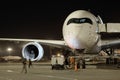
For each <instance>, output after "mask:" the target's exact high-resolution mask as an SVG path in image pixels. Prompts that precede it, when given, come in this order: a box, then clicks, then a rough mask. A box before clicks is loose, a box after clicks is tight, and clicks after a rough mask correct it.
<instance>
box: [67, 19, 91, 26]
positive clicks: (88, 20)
mask: <svg viewBox="0 0 120 80" xmlns="http://www.w3.org/2000/svg"><path fill="white" fill-rule="evenodd" d="M70 23H77V24H79V23H89V24H93V23H92V21H91V19H89V18H72V19H70V20H69V21H68V22H67V25H69V24H70Z"/></svg>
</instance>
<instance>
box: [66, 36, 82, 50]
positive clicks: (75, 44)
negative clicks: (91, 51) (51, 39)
mask: <svg viewBox="0 0 120 80" xmlns="http://www.w3.org/2000/svg"><path fill="white" fill-rule="evenodd" d="M66 43H67V44H68V46H69V47H71V48H72V49H84V45H83V43H82V42H81V41H80V40H79V39H77V38H69V39H67V41H66Z"/></svg>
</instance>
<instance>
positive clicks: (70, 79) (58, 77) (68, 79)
mask: <svg viewBox="0 0 120 80" xmlns="http://www.w3.org/2000/svg"><path fill="white" fill-rule="evenodd" d="M39 76H41V77H48V78H56V79H63V80H78V79H73V78H67V77H60V76H52V75H39Z"/></svg>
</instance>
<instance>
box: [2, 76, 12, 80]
mask: <svg viewBox="0 0 120 80" xmlns="http://www.w3.org/2000/svg"><path fill="white" fill-rule="evenodd" d="M1 79H2V80H3V79H4V80H13V79H9V78H6V77H0V80H1Z"/></svg>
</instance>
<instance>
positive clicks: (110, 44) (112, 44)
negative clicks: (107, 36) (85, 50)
mask: <svg viewBox="0 0 120 80" xmlns="http://www.w3.org/2000/svg"><path fill="white" fill-rule="evenodd" d="M99 46H100V47H101V49H107V48H118V47H120V39H118V40H109V41H102V42H101V43H100V45H99Z"/></svg>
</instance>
